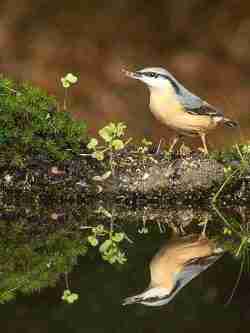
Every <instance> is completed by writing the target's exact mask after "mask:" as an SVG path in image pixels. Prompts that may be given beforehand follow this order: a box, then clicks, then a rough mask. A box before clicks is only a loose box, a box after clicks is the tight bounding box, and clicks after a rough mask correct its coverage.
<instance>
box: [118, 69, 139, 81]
mask: <svg viewBox="0 0 250 333" xmlns="http://www.w3.org/2000/svg"><path fill="white" fill-rule="evenodd" d="M122 72H123V73H124V74H125V75H126V76H128V77H130V78H132V79H135V80H140V79H141V77H142V74H141V73H140V72H130V71H127V70H126V69H123V70H122Z"/></svg>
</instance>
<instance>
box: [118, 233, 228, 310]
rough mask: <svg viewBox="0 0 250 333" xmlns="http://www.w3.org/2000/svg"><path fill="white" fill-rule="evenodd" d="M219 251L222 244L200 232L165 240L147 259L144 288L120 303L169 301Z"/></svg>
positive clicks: (212, 261)
mask: <svg viewBox="0 0 250 333" xmlns="http://www.w3.org/2000/svg"><path fill="white" fill-rule="evenodd" d="M222 255H223V249H222V248H220V247H218V246H217V244H216V243H215V242H214V241H212V240H209V239H207V238H206V237H201V235H189V236H186V237H181V238H178V239H174V240H170V241H168V242H167V244H166V245H164V246H163V247H162V248H161V249H160V250H159V251H158V252H157V253H156V255H155V256H154V257H153V259H152V260H151V262H150V274H151V281H150V284H149V286H148V288H147V289H146V290H145V291H144V292H142V293H140V294H138V295H135V296H131V297H127V298H126V299H125V300H124V301H123V305H128V304H133V303H141V304H144V305H148V306H160V305H164V304H167V303H169V302H170V301H171V300H172V299H173V298H174V297H175V295H176V294H177V293H178V292H179V291H180V290H181V289H182V288H183V287H184V286H185V285H186V284H187V283H188V282H190V281H191V280H192V279H194V278H195V277H196V276H198V275H199V274H200V273H201V272H203V271H205V270H206V269H207V268H208V267H209V266H211V265H212V264H213V263H215V262H216V261H217V260H218V259H219V258H220V257H221V256H222Z"/></svg>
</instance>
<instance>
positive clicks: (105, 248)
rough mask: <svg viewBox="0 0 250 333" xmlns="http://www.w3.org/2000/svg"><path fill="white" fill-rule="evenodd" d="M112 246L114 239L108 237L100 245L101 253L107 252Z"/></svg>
mask: <svg viewBox="0 0 250 333" xmlns="http://www.w3.org/2000/svg"><path fill="white" fill-rule="evenodd" d="M111 246H112V240H111V239H106V240H105V241H104V242H103V243H102V245H101V246H100V247H99V251H100V252H101V253H104V252H107V251H108V249H109V248H110V247H111Z"/></svg>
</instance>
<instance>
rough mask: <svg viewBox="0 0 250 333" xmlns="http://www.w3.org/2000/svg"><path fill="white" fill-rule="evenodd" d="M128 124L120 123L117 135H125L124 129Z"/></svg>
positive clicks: (117, 127)
mask: <svg viewBox="0 0 250 333" xmlns="http://www.w3.org/2000/svg"><path fill="white" fill-rule="evenodd" d="M126 128H127V126H126V125H125V124H124V123H118V124H117V126H116V136H118V137H121V136H123V135H124V131H125V129H126Z"/></svg>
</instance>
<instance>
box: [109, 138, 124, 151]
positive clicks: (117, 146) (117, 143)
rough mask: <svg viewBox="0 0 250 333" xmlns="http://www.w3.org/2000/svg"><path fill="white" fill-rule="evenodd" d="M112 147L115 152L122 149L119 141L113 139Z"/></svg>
mask: <svg viewBox="0 0 250 333" xmlns="http://www.w3.org/2000/svg"><path fill="white" fill-rule="evenodd" d="M112 147H114V148H115V150H121V149H123V148H124V143H123V141H122V140H120V139H115V140H114V141H112Z"/></svg>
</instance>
